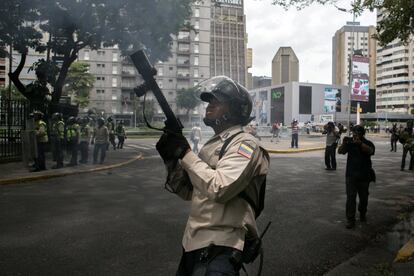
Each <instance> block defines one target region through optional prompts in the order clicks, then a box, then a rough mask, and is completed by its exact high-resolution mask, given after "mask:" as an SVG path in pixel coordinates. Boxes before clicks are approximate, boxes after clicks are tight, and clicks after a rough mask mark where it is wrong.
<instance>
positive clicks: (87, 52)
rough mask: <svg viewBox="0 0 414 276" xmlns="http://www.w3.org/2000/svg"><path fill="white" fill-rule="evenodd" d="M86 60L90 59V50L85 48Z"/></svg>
mask: <svg viewBox="0 0 414 276" xmlns="http://www.w3.org/2000/svg"><path fill="white" fill-rule="evenodd" d="M83 59H84V60H89V50H85V55H84V56H83Z"/></svg>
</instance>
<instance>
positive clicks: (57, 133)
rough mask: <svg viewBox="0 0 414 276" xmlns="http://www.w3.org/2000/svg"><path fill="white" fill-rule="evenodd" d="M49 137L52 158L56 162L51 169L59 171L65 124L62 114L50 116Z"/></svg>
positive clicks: (61, 164) (61, 160) (57, 113)
mask: <svg viewBox="0 0 414 276" xmlns="http://www.w3.org/2000/svg"><path fill="white" fill-rule="evenodd" d="M50 137H51V140H52V144H53V156H54V159H55V160H56V165H55V166H53V167H52V169H59V168H62V167H63V142H64V139H65V123H64V122H63V119H62V113H59V112H56V113H53V114H52V129H51V131H50Z"/></svg>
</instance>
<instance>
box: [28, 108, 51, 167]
mask: <svg viewBox="0 0 414 276" xmlns="http://www.w3.org/2000/svg"><path fill="white" fill-rule="evenodd" d="M33 118H34V126H35V135H36V145H37V157H36V158H35V160H34V161H35V164H34V168H33V170H31V171H32V172H39V171H43V170H46V158H45V148H46V144H47V142H48V138H47V125H46V122H45V121H43V113H42V112H40V111H34V112H33Z"/></svg>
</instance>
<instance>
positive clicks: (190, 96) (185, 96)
mask: <svg viewBox="0 0 414 276" xmlns="http://www.w3.org/2000/svg"><path fill="white" fill-rule="evenodd" d="M199 104H200V99H198V98H197V96H196V91H195V89H194V88H189V89H182V90H179V91H177V106H178V107H180V108H184V109H185V110H186V111H187V114H189V113H190V111H191V110H193V109H194V108H196V107H197V106H198V105H199Z"/></svg>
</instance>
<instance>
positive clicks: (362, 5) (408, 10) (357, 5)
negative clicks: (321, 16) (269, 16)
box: [272, 0, 414, 45]
mask: <svg viewBox="0 0 414 276" xmlns="http://www.w3.org/2000/svg"><path fill="white" fill-rule="evenodd" d="M336 2H338V0H272V3H273V4H274V5H278V6H281V7H283V8H285V9H288V8H290V7H296V8H298V9H302V8H305V7H307V6H309V5H311V4H313V3H318V4H322V5H325V4H335V3H336ZM364 9H369V10H371V11H373V10H374V9H377V10H378V11H380V12H381V13H383V16H384V18H383V19H382V20H381V21H380V22H378V24H377V33H378V34H377V35H376V38H377V39H378V41H379V42H380V44H381V45H386V44H388V43H390V42H392V41H393V40H394V39H400V40H401V41H403V42H408V41H409V40H410V38H412V35H414V1H412V0H354V1H352V9H351V12H355V13H356V14H361V13H362V11H363V10H364Z"/></svg>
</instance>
